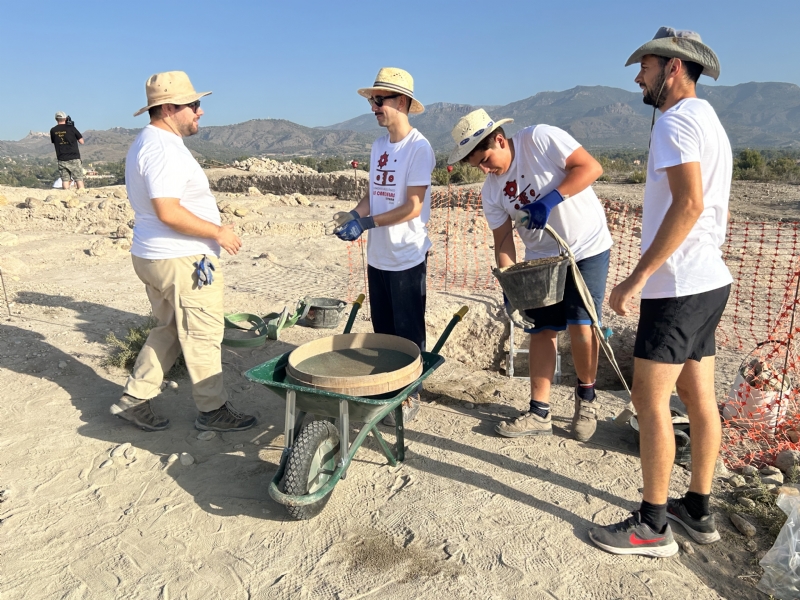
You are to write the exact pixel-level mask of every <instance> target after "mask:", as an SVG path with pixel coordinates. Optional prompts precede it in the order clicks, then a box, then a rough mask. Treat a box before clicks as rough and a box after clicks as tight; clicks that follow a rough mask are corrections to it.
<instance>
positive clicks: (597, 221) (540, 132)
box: [448, 109, 612, 441]
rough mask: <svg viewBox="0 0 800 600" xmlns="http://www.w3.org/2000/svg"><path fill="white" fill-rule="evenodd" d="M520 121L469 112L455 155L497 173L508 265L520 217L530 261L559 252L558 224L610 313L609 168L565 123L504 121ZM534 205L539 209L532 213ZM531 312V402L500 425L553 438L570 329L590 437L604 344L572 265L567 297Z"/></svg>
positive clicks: (580, 412)
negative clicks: (602, 192) (557, 382)
mask: <svg viewBox="0 0 800 600" xmlns="http://www.w3.org/2000/svg"><path fill="white" fill-rule="evenodd" d="M512 121H513V119H501V120H499V121H494V120H493V119H492V118H491V117H489V115H488V114H487V113H486V111H485V110H483V109H478V110H475V111H473V112H471V113H470V114H468V115H467V116H465V117H463V118H462V119H461V120H460V121H459V122H458V124H457V125H456V126H455V128H454V129H453V132H452V133H453V140H454V142H455V143H456V147H455V149H454V150H453V151H452V152H451V154H450V157H449V159H448V162H450V163H454V162H457V161H463V162H466V163H469V164H470V165H472V166H473V167H477V168H479V169H481V170H482V171H483V172H484V173H486V175H487V177H486V181H485V183H484V184H483V189H482V190H481V196H482V198H483V212H484V215H485V216H486V220H487V221H488V223H489V227H491V229H492V233H493V235H494V244H495V255H496V258H497V265H498V267H501V268H502V267H508V266H511V265H513V264H514V263H516V262H517V253H516V249H515V247H514V237H513V226H514V222H515V219H517V218H518V215H523V216H525V220H524V223H525V225H524V226H523V227H521V228H520V229H519V235H520V238H521V239H522V241H523V242H524V244H525V260H533V259H537V258H545V257H550V256H557V255H558V253H559V248H558V245H557V244H556V242H555V241H554V240H553V238H552V237H551V236H550V235H549V234H547V233H546V232H544V231H542V229H543V228H544V226H545V225H546V224H548V223H549V225H550V226H551V227H552V228H553V229H554V230H555V231H556V232H557V233H558V234H559V235H560V236H561V237H562V238H563V239H564V241H565V242H566V243H567V244H568V245H569V246H570V248H571V249H572V251H573V253H574V254H575V258H576V259H577V264H578V268H579V269H580V271H581V274H582V275H583V278H584V280H585V281H586V284H587V286H588V288H589V291H590V293H591V295H592V299H593V300H594V305H595V310H596V312H597V314H598V315H600V314H601V305H602V302H603V296H604V295H605V289H606V276H607V274H608V258H609V249H610V248H611V244H612V241H611V234H610V233H609V231H608V227H607V225H606V218H605V215H604V213H603V207H602V205H601V204H600V201H599V200H598V199H597V196H596V195H595V193H594V190H592V188H591V185H592V183H594V182H595V180H596V179H597V178H598V177H599V176H600V175H601V174H602V173H603V169H602V167H601V166H600V164H599V163H598V162H597V161H596V160H595V159H594V158H593V157H592V156H591V155H590V154H589V153H588V152H587V151H586V150H585V149H584V148H583V147H581V145H580V144H579V143H578V142H577V141H575V139H573V138H572V136H570V135H569V134H568V133H567V132H565V131H563V130H561V129H559V128H557V127H551V126H550V125H535V126H531V127H526V128H525V129H522V130H521V131H519V132H517V133H516V134H514V136H513V137H508V136H507V135H506V133H505V131H504V130H503V127H502V125H503V124H505V123H511V122H512ZM534 208H535V209H537V211H538V212H534V213H529V212H528V211H530V210H531V209H534ZM531 215H533V218H531ZM525 315H526V320H527V321H529V322H530V321H532V324H531V325H530V327H528V328H526V329H525V331H526V332H528V333H530V334H531V339H530V350H529V354H528V357H529V364H530V379H531V397H530V408H529V411H528V412H525V413H523V414H522V415H520V417H518V418H517V419H514V420H513V421H509V422H506V423H500V424H499V425H497V426H496V427H495V431H496V432H497V433H498V434H500V435H502V436H505V437H520V436H526V435H552V433H553V429H552V423H551V418H550V386H551V383H552V379H553V373H554V371H555V366H556V343H557V336H558V332H559V331H563V330H565V329H567V330H569V335H570V340H571V342H572V356H573V359H574V362H575V370H576V373H577V376H578V385H577V386H576V388H575V394H574V399H575V412H574V414H573V418H572V433H573V436H574V437H575V438H576V439H577V440H580V441H587V440H588V439H589V438H591V437H592V435H594V432H595V429H596V427H597V413H596V411H595V408H594V400H595V391H594V383H595V376H596V375H597V359H598V351H599V344H598V342H597V340H596V339H595V337H594V334H593V333H592V328H591V324H592V321H591V317H590V316H589V313H588V312H587V311H586V309H585V307H584V304H583V301H582V300H581V297H580V295H579V293H578V290H577V288H576V287H575V282H574V280H573V278H572V274H571V272H570V273H569V274H568V275H567V281H566V285H565V289H564V299H563V301H562V302H559V303H558V304H555V305H552V306H547V307H544V308H536V309H531V310H527V311H525Z"/></svg>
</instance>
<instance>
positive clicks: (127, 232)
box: [117, 224, 133, 239]
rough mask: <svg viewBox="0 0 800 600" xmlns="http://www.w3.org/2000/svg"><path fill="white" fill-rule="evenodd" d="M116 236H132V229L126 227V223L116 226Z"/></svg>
mask: <svg viewBox="0 0 800 600" xmlns="http://www.w3.org/2000/svg"><path fill="white" fill-rule="evenodd" d="M117 237H118V238H131V239H132V238H133V230H132V229H131V228H130V227H128V226H127V225H124V224H123V225H120V226H119V227H117Z"/></svg>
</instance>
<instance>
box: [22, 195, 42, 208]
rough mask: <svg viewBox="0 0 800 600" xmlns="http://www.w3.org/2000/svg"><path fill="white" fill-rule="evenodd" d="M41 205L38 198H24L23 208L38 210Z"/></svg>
mask: <svg viewBox="0 0 800 600" xmlns="http://www.w3.org/2000/svg"><path fill="white" fill-rule="evenodd" d="M41 205H42V201H41V200H39V199H38V198H34V197H33V196H28V197H27V198H25V206H26V207H27V208H38V207H39V206H41Z"/></svg>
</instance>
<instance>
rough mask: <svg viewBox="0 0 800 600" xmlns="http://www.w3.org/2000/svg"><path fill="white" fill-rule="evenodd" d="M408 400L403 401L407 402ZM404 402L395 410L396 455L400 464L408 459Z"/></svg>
mask: <svg viewBox="0 0 800 600" xmlns="http://www.w3.org/2000/svg"><path fill="white" fill-rule="evenodd" d="M406 400H407V398H404V399H403V402H405V401H406ZM403 402H401V403H400V404H398V405H397V408H395V409H394V419H395V426H394V427H395V429H394V430H395V439H396V440H397V448H396V455H397V460H398V461H399V462H403V461H404V460H405V459H406V438H405V430H406V429H405V424H404V423H403Z"/></svg>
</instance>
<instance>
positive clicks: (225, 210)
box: [219, 203, 233, 215]
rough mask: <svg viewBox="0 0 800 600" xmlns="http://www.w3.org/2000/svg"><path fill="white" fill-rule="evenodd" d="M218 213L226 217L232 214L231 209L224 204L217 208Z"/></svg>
mask: <svg viewBox="0 0 800 600" xmlns="http://www.w3.org/2000/svg"><path fill="white" fill-rule="evenodd" d="M219 212H221V213H223V214H226V215H232V214H233V207H232V206H231V205H230V204H228V203H224V204H222V205H221V206H220V207H219Z"/></svg>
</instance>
